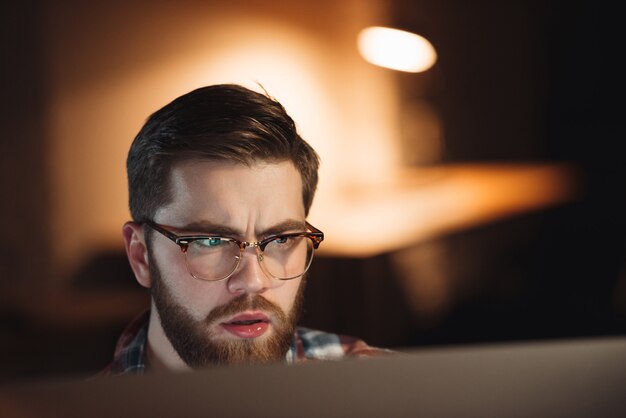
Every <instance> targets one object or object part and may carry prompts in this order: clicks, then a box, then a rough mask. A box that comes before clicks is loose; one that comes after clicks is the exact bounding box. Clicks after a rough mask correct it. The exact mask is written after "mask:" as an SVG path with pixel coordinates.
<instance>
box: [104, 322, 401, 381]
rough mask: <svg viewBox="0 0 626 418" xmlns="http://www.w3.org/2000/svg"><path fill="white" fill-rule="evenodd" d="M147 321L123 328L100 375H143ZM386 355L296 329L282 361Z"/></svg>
mask: <svg viewBox="0 0 626 418" xmlns="http://www.w3.org/2000/svg"><path fill="white" fill-rule="evenodd" d="M149 317H150V311H147V312H144V313H143V314H141V315H140V316H138V317H137V318H135V319H134V320H133V321H132V322H131V323H130V324H129V325H128V326H127V327H126V329H125V330H124V332H123V333H122V335H121V336H120V338H119V340H118V342H117V345H116V347H115V355H114V357H113V361H112V362H111V363H110V364H109V365H108V366H107V367H106V368H105V369H104V370H102V372H101V373H100V375H121V374H144V373H145V371H146V363H145V353H146V351H145V350H146V341H147V336H148V320H149ZM389 353H392V351H391V350H387V349H382V348H376V347H371V346H369V345H367V344H366V343H365V342H363V341H362V340H359V339H357V338H353V337H348V336H345V335H337V334H330V333H327V332H321V331H316V330H312V329H309V328H304V327H297V328H296V332H295V333H294V336H293V340H292V341H291V346H290V347H289V351H288V352H287V354H286V356H285V361H286V363H288V364H292V363H296V362H297V363H300V362H306V361H312V360H341V359H343V358H345V357H370V356H376V355H381V354H389Z"/></svg>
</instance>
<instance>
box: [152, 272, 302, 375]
mask: <svg viewBox="0 0 626 418" xmlns="http://www.w3.org/2000/svg"><path fill="white" fill-rule="evenodd" d="M150 272H151V276H152V279H153V285H152V288H151V294H152V299H153V301H154V305H155V307H156V310H157V314H158V316H159V319H160V321H161V326H162V328H163V331H164V332H165V335H166V336H167V338H168V340H169V341H170V343H171V344H172V347H173V348H174V349H175V350H176V352H177V353H178V355H179V356H180V358H181V359H182V360H183V361H184V362H185V363H187V365H188V366H190V367H191V368H193V369H201V368H205V367H208V366H212V365H224V364H229V365H230V364H255V363H273V362H279V361H284V360H285V355H286V354H287V351H288V350H289V347H290V345H291V341H292V339H293V336H294V332H295V329H296V324H297V322H298V319H299V317H300V314H301V311H302V300H303V294H304V287H305V281H306V280H305V277H303V278H302V282H301V283H300V287H299V288H298V292H297V294H296V297H295V300H294V303H293V306H292V308H291V310H290V312H289V313H288V314H286V313H285V312H284V311H283V310H282V309H281V308H280V307H279V306H277V305H275V304H274V303H272V302H270V301H268V300H267V299H265V298H264V297H262V296H260V295H254V294H253V295H251V294H243V295H241V296H237V297H236V298H234V299H232V300H231V301H229V302H228V303H226V304H224V305H220V306H217V307H215V308H214V309H213V310H211V312H209V313H208V315H207V316H206V317H205V318H204V319H201V320H196V319H194V318H193V317H192V316H191V314H190V313H189V312H188V311H187V310H186V309H185V308H184V307H183V306H182V305H181V304H179V303H177V302H176V301H175V300H174V297H173V296H172V293H171V291H170V289H169V288H168V287H167V285H166V284H165V283H164V282H163V280H162V279H161V272H160V270H159V268H158V266H156V263H154V261H153V262H150ZM194 280H195V279H194ZM245 310H262V311H264V312H265V313H267V314H268V316H269V317H270V318H271V320H272V328H271V330H270V331H271V333H270V334H269V335H266V336H261V337H258V338H243V339H236V340H224V339H218V338H216V336H215V333H214V332H213V331H212V328H213V326H214V325H215V324H216V323H217V321H218V320H219V319H220V318H224V317H227V316H229V315H235V314H237V313H240V312H243V311H245Z"/></svg>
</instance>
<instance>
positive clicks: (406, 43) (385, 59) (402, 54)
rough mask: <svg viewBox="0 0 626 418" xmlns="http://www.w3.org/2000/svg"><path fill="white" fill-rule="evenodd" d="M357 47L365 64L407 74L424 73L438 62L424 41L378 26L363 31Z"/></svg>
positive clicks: (411, 35) (400, 31)
mask: <svg viewBox="0 0 626 418" xmlns="http://www.w3.org/2000/svg"><path fill="white" fill-rule="evenodd" d="M358 47H359V52H360V53H361V55H362V56H363V58H365V60H366V61H368V62H370V63H372V64H374V65H378V66H381V67H385V68H391V69H393V70H398V71H406V72H410V73H419V72H422V71H426V70H428V69H429V68H430V67H432V66H433V64H434V63H435V61H436V60H437V53H436V52H435V48H434V47H433V46H432V44H431V43H430V42H428V40H427V39H426V38H424V37H422V36H419V35H416V34H414V33H410V32H405V31H402V30H398V29H391V28H383V27H379V26H375V27H370V28H366V29H363V30H362V31H361V33H359V38H358Z"/></svg>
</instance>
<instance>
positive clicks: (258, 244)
mask: <svg viewBox="0 0 626 418" xmlns="http://www.w3.org/2000/svg"><path fill="white" fill-rule="evenodd" d="M143 224H145V225H147V226H149V227H150V228H151V229H153V230H155V231H156V232H158V233H160V234H161V235H163V236H165V237H166V238H168V239H170V240H171V241H172V242H174V244H176V245H178V246H179V247H180V250H181V251H182V253H183V254H185V265H186V266H187V272H188V273H189V274H190V275H191V277H193V278H194V279H196V280H202V281H205V282H220V281H223V280H227V279H228V278H230V277H231V276H232V275H233V274H235V272H236V271H237V269H239V265H240V264H241V259H242V256H243V252H244V251H245V249H246V247H251V248H258V249H259V250H260V253H258V254H257V260H258V261H259V263H260V262H261V260H262V259H259V257H258V256H259V255H262V254H263V253H264V252H265V247H266V246H267V245H268V244H269V243H270V242H272V241H274V240H275V239H277V238H291V237H302V236H304V237H306V238H309V239H310V240H311V241H312V242H313V250H317V248H318V247H319V245H320V243H321V242H322V241H324V233H323V232H322V231H320V230H319V229H317V228H316V227H314V226H313V225H311V224H310V223H308V222H306V221H305V228H306V229H307V231H302V232H288V233H285V234H275V235H271V236H269V237H267V238H264V239H262V240H261V241H252V242H249V241H241V240H238V239H236V238H232V237H225V236H221V235H217V234H215V235H204V234H193V235H178V234H176V233H174V232H172V231H170V230H168V229H167V228H168V227H169V226H168V225H161V224H158V223H156V222H154V221H152V220H150V219H148V220H146V221H144V222H143ZM170 228H172V227H170ZM209 238H221V239H227V240H228V241H230V242H234V243H235V244H237V246H239V254H240V255H239V257H237V264H236V265H235V268H234V269H233V271H232V272H230V273H229V274H228V275H227V276H225V277H223V278H220V279H213V280H211V279H203V278H201V277H197V276H196V275H194V274H193V273H192V272H191V269H190V268H189V264H188V262H187V250H188V248H189V244H191V243H192V242H193V241H198V240H201V239H209ZM311 261H313V257H312V256H311ZM310 266H311V262H309V263H308V265H307V266H306V268H305V269H304V271H303V272H302V274H301V275H299V276H295V277H289V278H286V279H281V278H279V277H276V276H274V275H273V274H271V273H269V272H268V271H266V268H265V267H264V266H263V265H262V264H261V267H262V268H263V271H265V272H266V273H267V274H269V275H270V276H271V277H272V278H274V279H276V280H284V281H287V280H293V279H296V278H298V277H302V276H303V275H304V274H305V273H306V272H307V271H308V269H309V267H310Z"/></svg>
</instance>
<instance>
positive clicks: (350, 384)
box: [0, 337, 626, 418]
mask: <svg viewBox="0 0 626 418" xmlns="http://www.w3.org/2000/svg"><path fill="white" fill-rule="evenodd" d="M625 356H626V338H624V337H604V338H588V339H579V340H559V341H548V342H545V341H544V342H523V343H500V344H493V345H485V346H465V347H463V346H456V347H448V348H436V349H435V348H431V349H420V350H414V351H407V352H404V353H399V354H397V355H391V356H386V357H379V358H370V359H353V360H346V361H342V362H319V363H317V362H314V363H304V364H299V365H295V366H288V365H284V364H276V365H268V366H250V367H231V368H226V367H222V368H214V369H208V370H204V371H201V372H194V373H176V374H170V373H163V374H152V375H146V376H122V377H114V378H99V379H92V380H88V381H85V380H84V379H80V378H67V379H64V380H61V379H57V380H47V381H43V380H41V381H32V382H26V383H25V382H22V383H20V384H12V385H5V386H0V416H2V417H13V418H22V417H94V418H96V417H107V418H108V417H143V416H146V417H148V416H150V417H152V416H166V417H170V416H172V417H173V416H181V417H207V416H216V417H222V418H224V417H250V416H267V417H274V418H278V417H347V416H354V417H359V418H366V417H376V418H379V417H415V416H419V417H435V416H436V417H455V418H456V417H499V418H502V417H568V418H576V417H613V416H625V415H624V414H625V413H626V362H625V361H624V357H625Z"/></svg>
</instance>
